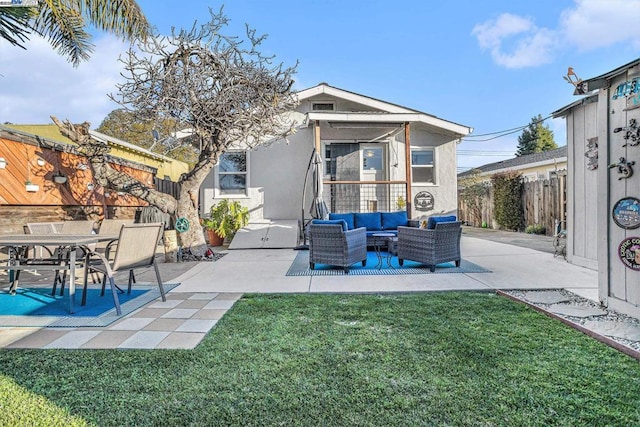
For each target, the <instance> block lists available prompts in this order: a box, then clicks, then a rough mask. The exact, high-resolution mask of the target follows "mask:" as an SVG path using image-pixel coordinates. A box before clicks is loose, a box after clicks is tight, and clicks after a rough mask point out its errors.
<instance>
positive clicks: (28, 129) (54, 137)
mask: <svg viewBox="0 0 640 427" xmlns="http://www.w3.org/2000/svg"><path fill="white" fill-rule="evenodd" d="M2 126H4V127H7V128H10V129H15V130H18V131H21V132H24V133H27V134H32V135H37V136H40V137H42V138H45V139H48V140H50V141H55V142H60V143H63V144H72V145H75V143H74V142H73V141H71V140H70V139H69V138H67V137H66V136H64V135H62V133H60V129H58V126H56V125H55V124H47V125H13V124H6V125H2ZM89 134H91V136H93V137H94V138H96V139H97V140H98V141H102V142H104V143H108V144H112V145H119V146H121V147H123V148H126V149H127V150H131V151H135V152H137V153H139V154H142V155H144V156H147V157H150V158H153V159H156V160H160V161H172V159H170V158H168V157H165V156H163V155H161V154H158V153H154V152H152V151H149V150H147V149H145V148H142V147H140V146H138V145H134V144H131V143H129V142H126V141H122V140H121V139H118V138H114V137H112V136H109V135H105V134H104V133H101V132H98V131H95V130H89Z"/></svg>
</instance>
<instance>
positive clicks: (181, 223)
mask: <svg viewBox="0 0 640 427" xmlns="http://www.w3.org/2000/svg"><path fill="white" fill-rule="evenodd" d="M176 230H177V231H178V232H180V233H184V232H185V231H187V230H189V220H188V219H187V218H184V217H180V218H178V219H176Z"/></svg>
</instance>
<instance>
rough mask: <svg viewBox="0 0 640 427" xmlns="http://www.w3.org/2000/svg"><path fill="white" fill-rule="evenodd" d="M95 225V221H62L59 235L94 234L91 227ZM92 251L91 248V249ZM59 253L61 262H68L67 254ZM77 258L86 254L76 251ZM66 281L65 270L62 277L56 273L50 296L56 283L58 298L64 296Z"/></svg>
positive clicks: (53, 292) (53, 293)
mask: <svg viewBox="0 0 640 427" xmlns="http://www.w3.org/2000/svg"><path fill="white" fill-rule="evenodd" d="M94 225H95V221H92V220H70V221H64V222H62V223H61V226H60V227H59V234H69V235H75V234H78V235H83V234H91V233H93V232H94V230H93V227H94ZM91 249H92V248H91ZM58 251H59V257H60V259H61V261H62V262H65V263H66V262H68V259H69V254H68V253H63V252H62V251H61V250H58ZM76 253H77V257H78V259H82V258H83V257H84V256H85V255H86V253H85V251H83V250H82V249H78V252H76ZM66 281H67V270H66V269H65V270H64V271H63V272H62V275H60V274H58V273H56V277H55V279H54V281H53V289H52V291H51V295H55V293H56V289H57V287H58V283H59V284H60V296H62V295H64V285H65V282H66Z"/></svg>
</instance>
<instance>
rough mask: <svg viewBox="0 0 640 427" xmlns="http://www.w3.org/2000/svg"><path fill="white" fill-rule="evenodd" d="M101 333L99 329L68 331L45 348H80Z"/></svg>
mask: <svg viewBox="0 0 640 427" xmlns="http://www.w3.org/2000/svg"><path fill="white" fill-rule="evenodd" d="M99 333H100V331H99V330H97V331H95V330H94V331H73V330H72V331H71V332H67V333H66V334H64V335H63V336H61V337H60V338H58V339H57V340H55V341H52V342H50V343H49V344H47V345H45V346H44V347H43V348H80V347H81V346H82V345H83V344H84V343H86V342H87V341H89V340H91V339H92V338H95V337H96V335H98V334H99Z"/></svg>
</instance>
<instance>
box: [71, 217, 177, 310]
mask: <svg viewBox="0 0 640 427" xmlns="http://www.w3.org/2000/svg"><path fill="white" fill-rule="evenodd" d="M162 231H163V224H162V223H148V224H128V225H123V226H122V228H121V229H120V235H119V238H118V241H117V247H116V249H115V255H114V257H113V260H108V259H107V258H106V257H105V255H104V254H101V253H98V252H95V251H94V252H91V253H89V254H87V256H86V257H85V272H84V287H83V290H82V305H85V304H86V302H87V289H88V275H89V273H90V272H94V271H95V272H98V273H102V274H103V278H102V290H101V295H104V292H105V288H106V283H107V280H108V281H109V287H110V288H111V293H112V295H113V302H114V305H115V307H116V312H117V313H118V315H120V314H121V313H122V311H121V309H120V301H119V299H118V287H117V286H116V281H115V279H114V274H115V273H117V272H119V271H127V270H128V271H129V283H128V288H127V292H128V293H131V285H132V283H134V276H133V271H134V270H135V269H138V268H147V267H151V266H153V268H154V270H155V274H156V280H157V282H158V289H159V290H160V296H161V297H162V301H166V296H165V292H164V285H163V283H162V278H161V277H160V271H159V270H158V265H157V264H156V259H155V254H156V248H157V246H158V242H159V241H160V237H161V235H162Z"/></svg>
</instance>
